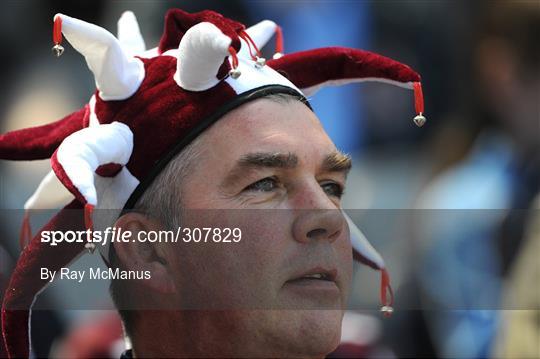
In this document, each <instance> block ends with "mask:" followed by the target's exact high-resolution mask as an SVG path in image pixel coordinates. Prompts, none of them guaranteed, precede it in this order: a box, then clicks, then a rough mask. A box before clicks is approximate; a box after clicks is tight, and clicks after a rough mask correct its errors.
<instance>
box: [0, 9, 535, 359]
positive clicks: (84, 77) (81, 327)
mask: <svg viewBox="0 0 540 359" xmlns="http://www.w3.org/2000/svg"><path fill="white" fill-rule="evenodd" d="M171 7H179V8H182V9H184V10H186V11H190V12H195V11H200V10H203V9H207V8H208V9H212V10H216V11H218V12H221V13H222V14H224V15H225V16H227V17H231V18H233V19H236V20H239V21H241V22H243V23H245V24H248V25H249V24H253V23H255V22H257V21H260V20H263V19H265V18H268V19H272V20H274V21H275V22H276V23H278V24H279V25H281V26H282V28H283V33H284V38H285V52H286V53H287V52H294V51H298V50H304V49H310V48H314V47H323V46H332V45H341V46H349V47H357V48H362V49H365V50H370V51H375V52H378V53H381V54H383V55H385V56H388V57H391V58H394V59H396V60H398V61H400V62H403V63H406V64H408V65H410V66H411V67H413V68H414V69H415V70H417V71H418V72H419V73H420V74H421V75H422V78H423V89H424V96H425V102H426V106H425V107H426V117H427V119H428V121H427V123H426V125H425V126H424V127H422V128H417V127H416V126H415V125H414V124H413V122H412V118H413V116H414V101H413V96H412V91H407V90H404V89H401V88H394V87H392V86H389V85H385V84H369V83H364V84H361V85H358V84H357V85H348V86H345V87H342V88H328V89H324V90H322V91H320V92H319V93H318V94H317V95H316V96H315V97H314V98H312V99H311V101H312V104H313V106H314V108H315V111H316V112H317V114H318V115H319V117H320V118H321V120H322V121H323V123H324V125H325V127H326V129H327V131H328V132H329V134H330V135H331V137H332V138H333V140H334V141H335V142H336V144H337V145H338V147H340V148H341V149H343V150H344V151H346V152H348V153H350V154H351V155H352V156H353V160H354V169H353V172H352V173H351V175H350V177H349V180H348V188H347V193H346V195H345V202H344V206H345V207H346V208H348V209H350V210H351V212H350V214H351V216H352V217H353V218H354V219H355V221H357V223H358V224H359V225H360V228H362V230H363V231H364V232H365V234H366V235H367V237H368V238H369V239H370V241H371V242H372V243H373V244H374V246H375V247H376V248H377V249H378V250H379V251H380V252H381V253H382V255H383V257H384V258H385V260H386V263H387V267H388V269H389V271H390V273H391V275H392V284H393V288H394V292H395V296H396V306H395V309H396V311H395V313H394V315H393V316H392V317H391V318H390V319H383V317H382V316H381V315H380V313H378V310H377V300H378V299H377V298H378V296H377V290H378V278H379V277H378V275H377V274H376V273H374V272H373V271H370V270H368V269H366V268H365V267H360V266H359V267H358V268H356V273H355V280H354V284H353V295H352V297H351V301H350V310H349V311H348V313H347V314H346V317H345V320H344V324H343V345H342V346H340V348H338V350H337V351H336V352H335V353H333V354H332V356H334V357H366V358H394V357H399V358H412V357H415V358H418V357H422V358H428V357H429V358H431V357H440V358H486V357H490V358H538V357H540V211H539V210H538V208H539V206H540V199H538V192H539V190H540V151H539V146H540V2H539V1H537V0H531V1H518V0H511V1H484V0H478V1H454V0H449V1H442V0H441V1H406V0H403V1H264V0H257V1H250V0H244V1H240V0H229V1H226V2H225V1H206V0H203V1H201V0H199V1H140V0H138V1H104V0H93V1H77V2H74V1H68V0H62V1H61V0H39V1H38V0H35V1H31V0H19V1H7V2H3V3H2V5H1V10H2V11H0V43H1V44H2V46H3V50H2V56H1V60H0V61H1V65H2V66H0V78H1V79H2V81H1V82H2V86H1V87H0V93H1V96H0V129H1V131H2V133H3V132H6V131H9V130H14V129H19V128H25V127H29V126H32V125H39V124H44V123H48V122H52V121H55V120H57V119H59V118H61V117H63V116H64V115H66V114H68V113H70V112H72V111H74V110H76V109H78V108H80V107H81V106H82V105H83V104H85V103H86V102H87V101H88V99H89V98H90V96H91V94H92V93H93V91H94V88H95V87H94V84H93V78H92V76H91V74H90V72H89V70H88V69H87V66H86V64H85V63H84V60H83V58H82V57H81V56H80V55H79V54H78V53H77V52H76V51H74V50H73V49H72V48H71V47H70V46H69V45H67V44H66V51H65V54H64V55H63V56H62V58H61V59H56V58H55V57H54V56H53V55H52V54H51V50H50V48H51V46H52V41H51V36H52V17H53V15H54V14H55V13H57V12H62V13H65V14H68V15H70V16H73V17H76V18H80V19H83V20H86V21H89V22H92V23H95V24H98V25H100V26H102V27H105V28H106V29H108V30H110V31H111V32H113V33H116V21H117V19H118V18H119V16H120V15H121V14H122V12H123V11H125V10H132V11H133V12H134V13H135V15H136V16H137V18H138V21H139V24H140V27H141V32H142V34H143V36H144V38H145V41H146V45H147V47H148V48H151V47H154V46H156V45H157V43H158V41H159V38H160V36H161V32H162V29H163V17H164V14H165V11H166V10H167V9H168V8H171ZM268 47H269V49H268V50H266V51H264V52H265V53H267V54H268V56H270V54H271V53H272V52H273V45H272V44H269V45H268ZM49 169H50V167H49V162H48V161H36V162H32V163H8V162H6V161H2V162H0V171H1V172H0V173H1V176H0V209H1V210H2V213H3V214H2V216H1V218H0V229H1V231H2V236H1V238H0V289H2V288H3V287H5V285H7V280H8V278H9V273H10V271H11V269H12V267H13V265H14V263H15V262H16V259H17V257H18V255H19V252H20V248H19V244H18V240H17V238H18V233H19V229H20V217H21V216H20V211H17V213H19V215H14V214H13V213H14V212H13V210H16V209H21V208H22V206H23V204H24V202H25V201H26V199H27V198H28V197H29V196H30V195H31V194H32V193H33V191H34V190H35V188H36V187H37V185H38V184H39V182H40V180H41V178H42V177H43V176H44V175H45V174H46V173H47V171H48V170H49ZM14 217H17V218H14ZM38 224H39V223H38V222H36V223H33V226H34V230H36V229H37V228H38ZM97 262H98V258H97V256H84V257H82V258H81V259H80V260H79V261H78V262H77V263H75V264H74V266H73V267H74V268H77V267H79V268H88V266H89V265H97V264H96V263H97ZM94 282H98V283H92V282H90V281H88V283H83V285H81V286H78V287H75V286H73V285H71V284H63V283H54V284H53V285H52V286H51V287H50V288H49V289H47V290H46V291H45V292H44V294H43V295H41V296H40V298H39V299H38V302H37V306H38V307H41V308H51V306H53V307H54V306H56V307H57V308H59V309H62V310H55V311H51V310H39V311H35V312H34V314H33V316H32V321H33V329H32V330H33V333H34V334H33V338H34V348H35V350H36V353H37V355H38V356H40V357H47V356H49V357H80V358H85V357H86V358H88V357H92V356H95V357H107V356H110V357H118V355H119V354H118V353H119V352H120V351H121V342H119V338H120V333H121V330H120V327H119V325H118V318H117V317H116V315H115V313H114V312H113V311H97V310H82V309H81V308H76V307H73V306H72V305H70V304H69V303H74V302H77V301H78V300H79V299H80V298H81V297H86V298H87V299H88V298H90V300H92V301H94V302H96V303H100V305H101V304H102V307H103V308H104V307H106V306H107V303H108V304H110V299H109V298H108V291H107V284H106V283H102V281H94ZM53 304H54V305H53ZM66 308H68V309H71V310H67V309H66ZM96 308H97V306H96ZM2 350H3V349H2V348H1V347H0V357H2V353H3V352H2Z"/></svg>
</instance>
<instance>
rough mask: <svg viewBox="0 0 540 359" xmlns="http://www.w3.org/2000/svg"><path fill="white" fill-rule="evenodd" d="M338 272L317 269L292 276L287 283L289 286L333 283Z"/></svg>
mask: <svg viewBox="0 0 540 359" xmlns="http://www.w3.org/2000/svg"><path fill="white" fill-rule="evenodd" d="M336 277H337V270H336V269H333V268H332V269H326V268H322V267H316V268H312V269H309V270H307V271H303V272H301V273H299V274H295V275H293V276H292V279H289V280H288V281H287V282H286V283H289V284H302V283H304V284H309V283H317V282H332V283H334V282H335V281H336Z"/></svg>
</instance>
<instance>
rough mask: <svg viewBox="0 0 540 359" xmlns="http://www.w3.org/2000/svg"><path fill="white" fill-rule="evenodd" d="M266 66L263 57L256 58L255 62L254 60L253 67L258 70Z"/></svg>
mask: <svg viewBox="0 0 540 359" xmlns="http://www.w3.org/2000/svg"><path fill="white" fill-rule="evenodd" d="M264 65H266V59H265V58H264V57H257V60H255V67H256V68H258V69H260V68H261V67H263V66H264Z"/></svg>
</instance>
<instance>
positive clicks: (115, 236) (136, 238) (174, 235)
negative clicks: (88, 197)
mask: <svg viewBox="0 0 540 359" xmlns="http://www.w3.org/2000/svg"><path fill="white" fill-rule="evenodd" d="M241 240H242V230H241V229H240V228H238V227H235V228H228V227H226V228H214V227H203V228H198V227H195V228H189V227H178V228H177V230H176V231H173V230H160V231H138V232H137V233H136V234H134V233H132V232H131V231H123V230H122V229H121V228H116V227H107V228H106V229H105V230H103V231H99V230H95V231H93V230H90V229H87V230H85V231H42V232H41V242H42V243H49V244H50V245H51V246H57V245H58V244H59V243H62V242H65V243H93V244H95V245H99V244H101V245H103V246H105V245H107V244H109V243H114V242H123V243H129V242H141V243H144V242H150V243H178V242H184V243H239V242H240V241H241Z"/></svg>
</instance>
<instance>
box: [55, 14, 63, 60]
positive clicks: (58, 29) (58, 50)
mask: <svg viewBox="0 0 540 359" xmlns="http://www.w3.org/2000/svg"><path fill="white" fill-rule="evenodd" d="M53 42H54V46H53V48H52V50H53V52H54V54H55V55H56V57H60V55H62V54H63V53H64V48H63V47H62V45H60V44H61V43H62V18H61V17H60V16H57V17H56V18H55V19H54V25H53Z"/></svg>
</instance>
